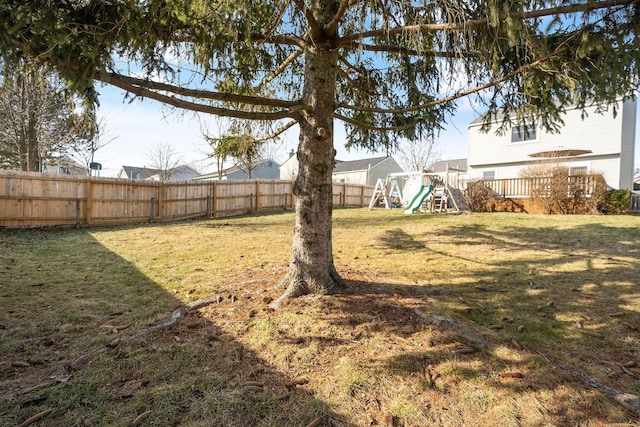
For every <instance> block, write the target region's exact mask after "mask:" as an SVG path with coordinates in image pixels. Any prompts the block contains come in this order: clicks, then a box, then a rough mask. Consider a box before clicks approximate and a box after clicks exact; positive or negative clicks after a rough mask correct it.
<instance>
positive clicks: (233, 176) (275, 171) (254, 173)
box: [193, 159, 280, 181]
mask: <svg viewBox="0 0 640 427" xmlns="http://www.w3.org/2000/svg"><path fill="white" fill-rule="evenodd" d="M279 178H280V165H278V162H276V161H275V160H271V159H267V160H261V161H259V162H258V163H256V164H255V165H253V168H252V169H251V179H279ZM193 179H194V180H197V181H214V180H218V179H219V178H218V173H217V172H213V173H209V174H206V175H199V176H197V177H195V178H193ZM221 179H223V180H239V179H248V174H247V170H246V169H244V168H242V167H240V166H237V165H236V166H232V167H230V168H228V169H225V170H224V171H222V178H221Z"/></svg>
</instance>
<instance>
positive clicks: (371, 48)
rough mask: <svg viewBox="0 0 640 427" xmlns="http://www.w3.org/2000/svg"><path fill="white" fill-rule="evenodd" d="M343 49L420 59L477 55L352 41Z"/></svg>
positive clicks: (475, 54)
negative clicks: (418, 57) (394, 54)
mask: <svg viewBox="0 0 640 427" xmlns="http://www.w3.org/2000/svg"><path fill="white" fill-rule="evenodd" d="M342 47H344V48H351V49H356V50H364V51H368V52H386V53H397V54H400V55H403V56H420V57H430V58H460V57H475V56H477V55H478V54H477V53H471V52H442V51H435V50H434V51H424V52H420V51H417V50H415V49H407V48H404V47H400V46H392V45H371V44H365V43H361V42H358V41H354V42H352V43H350V44H349V45H348V46H342Z"/></svg>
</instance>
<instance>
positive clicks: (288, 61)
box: [258, 50, 304, 89]
mask: <svg viewBox="0 0 640 427" xmlns="http://www.w3.org/2000/svg"><path fill="white" fill-rule="evenodd" d="M303 53H304V52H303V51H302V50H296V51H295V52H293V53H292V54H291V55H289V56H288V57H287V58H286V59H285V60H284V61H282V64H280V66H279V67H278V68H276V69H275V70H274V71H273V72H272V73H271V74H269V75H268V76H267V77H266V78H265V79H264V80H263V81H262V83H260V85H259V86H258V87H259V88H261V89H263V88H264V87H265V86H266V85H267V84H268V83H269V82H271V81H272V80H273V79H275V78H276V77H278V76H279V75H280V74H282V73H283V72H284V70H286V69H287V67H288V66H289V65H290V64H291V63H293V61H295V60H296V59H298V58H299V57H300V56H301V55H302V54H303Z"/></svg>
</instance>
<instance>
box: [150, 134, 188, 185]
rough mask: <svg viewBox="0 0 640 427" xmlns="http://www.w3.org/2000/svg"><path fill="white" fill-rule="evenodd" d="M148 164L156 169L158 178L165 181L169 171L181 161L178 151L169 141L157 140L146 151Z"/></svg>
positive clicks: (167, 178)
mask: <svg viewBox="0 0 640 427" xmlns="http://www.w3.org/2000/svg"><path fill="white" fill-rule="evenodd" d="M146 156H147V160H149V166H151V167H152V168H153V169H157V170H158V180H159V181H161V182H166V181H168V180H169V179H170V178H171V173H172V172H173V170H174V169H175V168H176V167H177V166H178V165H179V164H180V162H181V161H182V156H180V153H179V152H178V151H177V150H176V149H175V148H174V147H173V146H172V145H171V144H169V143H163V142H159V143H157V144H155V145H153V146H152V147H151V148H150V149H149V151H148V152H147V153H146Z"/></svg>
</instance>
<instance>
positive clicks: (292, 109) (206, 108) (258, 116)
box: [98, 75, 307, 120]
mask: <svg viewBox="0 0 640 427" xmlns="http://www.w3.org/2000/svg"><path fill="white" fill-rule="evenodd" d="M119 77H123V76H118V75H111V76H109V75H107V76H105V77H103V78H98V80H100V81H103V82H104V83H108V84H111V85H113V86H116V87H119V88H120V89H123V90H125V91H127V92H131V93H133V94H134V95H137V96H141V97H144V98H149V99H154V100H156V101H159V102H162V103H165V104H167V105H171V106H173V107H177V108H183V109H185V110H189V111H197V112H201V113H207V114H215V115H217V116H223V117H233V118H237V119H246V120H281V119H285V118H294V117H295V116H296V115H297V113H298V112H299V111H300V110H304V109H306V108H307V107H306V106H303V105H291V106H289V107H288V108H287V109H285V110H280V111H274V112H252V111H240V110H233V109H230V108H219V107H214V106H212V105H205V104H199V103H195V102H190V101H185V100H183V99H181V98H177V97H175V96H169V95H165V94H162V93H159V92H155V91H154V90H163V89H159V88H156V89H150V88H149V87H145V86H138V85H135V84H133V83H131V82H129V81H128V79H121V78H119ZM247 98H252V97H247ZM258 99H260V98H258ZM238 102H239V101H238ZM244 103H246V104H249V105H262V106H272V107H278V105H270V104H268V103H265V102H264V98H263V99H261V102H260V104H252V103H251V102H249V100H245V102H244Z"/></svg>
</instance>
